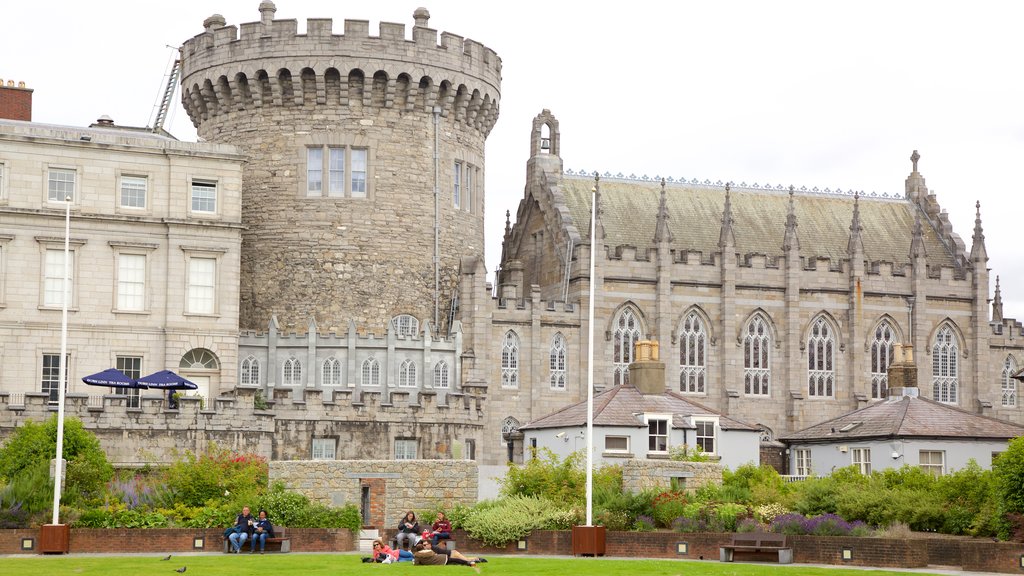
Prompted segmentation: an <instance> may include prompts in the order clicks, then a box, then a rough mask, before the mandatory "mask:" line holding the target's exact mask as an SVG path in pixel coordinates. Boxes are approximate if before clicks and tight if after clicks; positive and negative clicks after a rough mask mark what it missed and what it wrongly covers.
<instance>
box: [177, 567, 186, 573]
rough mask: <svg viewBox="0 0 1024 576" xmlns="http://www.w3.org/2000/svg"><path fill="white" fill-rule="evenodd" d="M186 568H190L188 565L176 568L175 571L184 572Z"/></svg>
mask: <svg viewBox="0 0 1024 576" xmlns="http://www.w3.org/2000/svg"><path fill="white" fill-rule="evenodd" d="M185 570H188V566H182V567H181V568H178V569H177V570H175V572H177V573H178V574H184V573H185Z"/></svg>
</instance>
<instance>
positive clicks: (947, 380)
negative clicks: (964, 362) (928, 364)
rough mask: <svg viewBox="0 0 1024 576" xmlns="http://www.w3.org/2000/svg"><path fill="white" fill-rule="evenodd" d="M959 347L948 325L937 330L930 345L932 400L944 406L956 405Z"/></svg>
mask: <svg viewBox="0 0 1024 576" xmlns="http://www.w3.org/2000/svg"><path fill="white" fill-rule="evenodd" d="M959 352H960V346H959V345H958V344H957V341H956V334H954V333H953V329H952V328H950V327H949V326H948V325H946V326H943V327H942V328H940V329H939V333H938V334H936V335H935V344H933V345H932V398H933V399H934V400H936V401H938V402H944V403H946V404H956V402H957V394H956V392H957V386H958V384H959V374H960V370H959V366H957V354H958V353H959Z"/></svg>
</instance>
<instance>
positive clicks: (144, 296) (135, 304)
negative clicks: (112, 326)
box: [114, 250, 149, 312]
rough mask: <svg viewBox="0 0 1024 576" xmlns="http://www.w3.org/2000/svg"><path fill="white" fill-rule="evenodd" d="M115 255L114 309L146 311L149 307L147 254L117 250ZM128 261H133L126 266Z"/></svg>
mask: <svg viewBox="0 0 1024 576" xmlns="http://www.w3.org/2000/svg"><path fill="white" fill-rule="evenodd" d="M115 256H116V258H115V266H116V268H115V272H114V273H115V274H116V278H115V286H116V289H115V291H114V294H115V300H114V311H115V312H146V310H147V309H148V307H149V306H148V304H149V294H148V290H147V288H148V286H149V282H148V280H149V255H148V254H146V253H139V252H129V251H123V250H117V251H116V252H115ZM129 262H131V263H133V265H132V266H131V267H127V266H126V264H127V263H129ZM140 263H141V267H139V264H140Z"/></svg>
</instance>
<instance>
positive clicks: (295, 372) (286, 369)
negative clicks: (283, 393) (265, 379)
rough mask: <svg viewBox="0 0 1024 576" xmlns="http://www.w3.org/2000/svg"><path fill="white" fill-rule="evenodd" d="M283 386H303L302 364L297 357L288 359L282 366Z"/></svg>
mask: <svg viewBox="0 0 1024 576" xmlns="http://www.w3.org/2000/svg"><path fill="white" fill-rule="evenodd" d="M281 386H292V387H296V386H302V362H301V361H300V360H299V359H298V358H296V357H295V356H290V357H288V358H287V359H285V361H284V364H282V365H281Z"/></svg>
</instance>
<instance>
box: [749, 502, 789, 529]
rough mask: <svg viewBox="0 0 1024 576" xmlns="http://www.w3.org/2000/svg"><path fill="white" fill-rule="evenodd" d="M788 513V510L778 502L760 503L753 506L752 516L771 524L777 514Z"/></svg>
mask: <svg viewBox="0 0 1024 576" xmlns="http://www.w3.org/2000/svg"><path fill="white" fill-rule="evenodd" d="M788 513H789V510H786V507H785V506H783V505H782V504H778V503H771V504H762V505H760V506H757V507H755V508H754V516H755V517H756V518H757V519H758V520H760V521H761V522H764V523H765V524H771V522H772V520H775V518H777V517H778V516H781V515H783V514H788Z"/></svg>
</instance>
